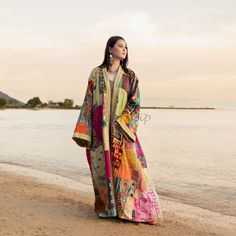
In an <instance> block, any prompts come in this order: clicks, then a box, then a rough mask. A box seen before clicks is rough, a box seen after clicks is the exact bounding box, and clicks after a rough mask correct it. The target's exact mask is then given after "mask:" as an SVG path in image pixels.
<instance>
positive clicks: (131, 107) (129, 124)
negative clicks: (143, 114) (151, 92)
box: [116, 74, 140, 142]
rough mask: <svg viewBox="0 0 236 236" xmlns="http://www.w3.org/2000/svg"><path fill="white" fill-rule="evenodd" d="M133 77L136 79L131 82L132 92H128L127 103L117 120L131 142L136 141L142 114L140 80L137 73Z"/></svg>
mask: <svg viewBox="0 0 236 236" xmlns="http://www.w3.org/2000/svg"><path fill="white" fill-rule="evenodd" d="M133 77H134V80H133V82H132V84H131V89H130V93H129V94H128V100H127V104H126V106H125V108H124V110H123V112H122V113H121V115H120V116H119V117H118V118H117V120H116V122H117V124H118V125H119V127H121V130H122V133H123V135H124V137H125V138H126V139H127V140H128V141H130V142H135V139H136V132H137V128H138V120H139V115H140V90H139V80H138V78H137V76H136V75H135V74H134V75H133ZM117 124H116V125H117Z"/></svg>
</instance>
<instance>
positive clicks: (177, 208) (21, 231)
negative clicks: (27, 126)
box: [0, 164, 236, 236]
mask: <svg viewBox="0 0 236 236" xmlns="http://www.w3.org/2000/svg"><path fill="white" fill-rule="evenodd" d="M30 175H31V176H30ZM0 185H1V192H0V202H1V204H0V211H1V215H0V235H1V236H5V235H10V236H16V235H17V236H18V235H24V236H25V235H35V236H36V235H54V236H55V235H57V236H60V235H71V236H73V235H114V233H115V234H116V235H134V234H137V233H140V234H142V235H163V236H166V235H172V236H173V235H181V236H184V235H202V236H203V235H204V236H206V235H221V236H222V235H228V236H230V235H234V232H235V231H236V219H235V217H232V216H226V215H222V214H219V213H216V212H212V211H209V210H205V209H201V208H197V207H193V206H190V205H186V204H181V203H177V202H173V201H169V200H167V199H165V198H164V197H163V196H160V201H161V203H162V211H163V217H164V222H163V223H162V224H161V225H148V224H144V223H139V224H134V223H131V222H127V221H123V220H120V219H101V218H98V217H97V216H96V215H95V212H94V210H93V201H94V197H93V193H92V191H91V186H82V185H83V184H81V183H78V182H76V181H73V180H70V179H67V178H64V177H58V176H56V175H53V174H48V173H43V172H40V171H33V172H31V173H29V171H27V170H26V168H23V167H13V166H12V167H11V166H9V165H4V164H1V165H0Z"/></svg>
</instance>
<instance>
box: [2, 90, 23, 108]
mask: <svg viewBox="0 0 236 236" xmlns="http://www.w3.org/2000/svg"><path fill="white" fill-rule="evenodd" d="M0 98H4V99H5V100H6V101H7V104H11V105H24V104H25V103H23V102H21V101H19V100H17V99H15V98H12V97H10V96H9V95H7V94H5V93H3V92H1V91H0Z"/></svg>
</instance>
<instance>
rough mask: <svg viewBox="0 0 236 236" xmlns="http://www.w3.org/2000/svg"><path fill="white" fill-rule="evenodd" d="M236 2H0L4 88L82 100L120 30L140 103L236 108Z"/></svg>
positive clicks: (21, 95) (16, 93)
mask: <svg viewBox="0 0 236 236" xmlns="http://www.w3.org/2000/svg"><path fill="white" fill-rule="evenodd" d="M235 9H236V1H233V0H224V1H222V0H221V1H220V0H196V1H195V0H178V1H174V0H165V1H159V0H155V1H154V0H146V1H141V0H136V1H127V0H126V1H124V0H120V1H111V0H110V1H107V0H99V1H90V0H87V1H80V0H76V1H75V0H67V1H66V0H57V1H56V0H41V1H38V0H21V1H17V0H8V1H3V0H0V91H2V92H4V93H7V94H8V95H10V96H12V97H14V98H16V99H18V100H20V101H22V102H27V101H28V100H29V99H30V98H32V97H34V96H39V97H40V99H41V101H42V102H48V101H49V100H53V101H63V100H64V99H65V98H70V99H73V100H74V102H75V104H81V103H82V101H83V98H84V95H85V90H86V85H87V80H88V76H89V74H90V71H91V69H92V68H94V67H96V66H98V65H99V64H101V62H102V60H103V56H104V50H105V45H106V42H107V40H108V38H109V37H111V36H114V35H120V36H122V37H123V38H124V39H125V41H126V43H127V45H128V53H129V64H128V67H129V68H130V69H132V70H134V71H135V73H136V75H137V77H138V78H139V86H140V96H141V105H143V106H146V105H151V106H152V105H155V106H169V105H172V106H194V107H196V106H197V107H198V106H201V107H203V106H204V107H216V108H225V107H236V92H235V91H236V66H235V64H236V14H235Z"/></svg>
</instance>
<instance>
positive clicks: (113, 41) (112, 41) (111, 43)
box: [99, 36, 129, 73]
mask: <svg viewBox="0 0 236 236" xmlns="http://www.w3.org/2000/svg"><path fill="white" fill-rule="evenodd" d="M119 39H122V40H124V39H123V38H122V37H121V36H112V37H110V38H109V39H108V40H107V44H106V48H105V53H104V59H103V62H102V64H101V65H99V67H100V68H102V67H106V68H107V70H108V69H109V65H110V52H109V47H111V48H112V47H113V46H114V45H115V44H116V42H117V41H118V40H119ZM124 41H125V40H124ZM120 64H121V67H122V68H123V70H124V71H125V72H126V73H128V72H129V71H128V69H127V66H128V47H127V55H126V57H125V59H123V60H121V61H120Z"/></svg>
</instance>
